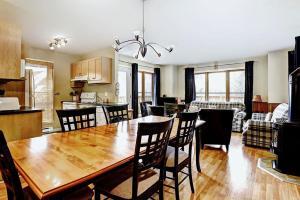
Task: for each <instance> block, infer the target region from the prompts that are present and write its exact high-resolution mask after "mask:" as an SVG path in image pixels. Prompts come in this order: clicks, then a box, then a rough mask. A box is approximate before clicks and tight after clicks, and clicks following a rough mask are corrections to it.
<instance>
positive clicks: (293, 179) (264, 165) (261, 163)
mask: <svg viewBox="0 0 300 200" xmlns="http://www.w3.org/2000/svg"><path fill="white" fill-rule="evenodd" d="M274 159H275V158H274V157H273V158H272V157H270V158H259V159H258V163H257V167H258V168H259V169H261V170H263V171H265V172H267V173H268V174H271V175H272V176H274V177H275V178H278V179H279V180H281V181H284V182H288V183H293V184H296V185H300V177H299V176H292V175H287V174H283V173H280V172H278V171H276V170H274V169H273V168H272V160H274Z"/></svg>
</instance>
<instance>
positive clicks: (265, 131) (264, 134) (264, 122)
mask: <svg viewBox="0 0 300 200" xmlns="http://www.w3.org/2000/svg"><path fill="white" fill-rule="evenodd" d="M287 116H288V104H285V103H282V104H280V105H279V106H277V107H276V109H275V110H274V112H273V113H253V114H252V118H251V119H249V120H248V121H247V122H246V123H245V125H244V127H243V144H245V145H247V146H255V147H261V148H270V147H271V142H272V137H273V125H274V122H278V121H284V120H287Z"/></svg>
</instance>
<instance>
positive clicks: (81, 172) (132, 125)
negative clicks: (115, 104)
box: [8, 116, 205, 199]
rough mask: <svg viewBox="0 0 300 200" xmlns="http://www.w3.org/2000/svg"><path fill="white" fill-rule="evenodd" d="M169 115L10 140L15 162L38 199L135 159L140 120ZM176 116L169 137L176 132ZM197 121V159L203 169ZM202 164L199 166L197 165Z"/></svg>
mask: <svg viewBox="0 0 300 200" xmlns="http://www.w3.org/2000/svg"><path fill="white" fill-rule="evenodd" d="M166 120H169V118H167V117H159V116H147V117H143V118H138V119H134V120H129V121H124V122H120V123H115V124H110V125H104V126H97V127H93V128H86V129H80V130H76V131H70V132H65V133H53V134H49V135H43V136H40V137H35V138H30V139H24V140H17V141H12V142H9V143H8V146H9V149H10V151H11V154H12V157H13V159H14V162H15V165H16V167H17V169H18V171H19V173H20V174H21V176H22V177H23V178H24V180H25V181H26V182H27V184H28V185H29V187H30V188H31V189H32V190H33V192H34V193H35V194H36V195H37V197H38V198H39V199H49V198H51V197H53V196H55V195H57V194H60V193H63V192H65V191H68V190H70V189H72V188H76V187H79V186H81V185H88V184H90V183H92V182H93V181H94V180H95V179H96V178H97V177H99V176H101V175H103V174H105V173H107V172H108V171H110V170H113V169H115V168H117V167H120V166H122V165H123V164H125V163H128V162H129V161H131V160H132V159H133V156H134V150H135V142H136V134H137V127H138V123H139V122H162V121H166ZM178 121H179V120H178V119H175V121H174V125H173V129H172V132H171V136H170V138H174V137H175V136H176V133H177V126H178ZM204 123H205V122H204V121H200V120H198V121H197V125H196V126H197V130H198V131H197V133H196V157H197V158H196V163H197V169H198V171H199V169H200V161H199V155H200V144H197V143H199V138H200V137H199V136H197V135H199V132H200V131H199V130H200V129H199V128H200V127H202V125H203V124H204ZM198 167H199V168H198Z"/></svg>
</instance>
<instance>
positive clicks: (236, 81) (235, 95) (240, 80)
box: [229, 71, 245, 102]
mask: <svg viewBox="0 0 300 200" xmlns="http://www.w3.org/2000/svg"><path fill="white" fill-rule="evenodd" d="M229 77H230V101H234V102H244V93H245V71H232V72H230V74H229Z"/></svg>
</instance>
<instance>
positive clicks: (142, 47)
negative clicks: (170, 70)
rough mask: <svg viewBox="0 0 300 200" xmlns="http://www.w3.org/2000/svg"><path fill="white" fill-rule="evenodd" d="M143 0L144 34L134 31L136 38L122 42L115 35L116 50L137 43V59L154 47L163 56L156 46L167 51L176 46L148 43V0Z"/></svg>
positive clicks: (114, 46) (159, 55) (114, 45)
mask: <svg viewBox="0 0 300 200" xmlns="http://www.w3.org/2000/svg"><path fill="white" fill-rule="evenodd" d="M142 1H143V29H142V35H140V32H139V31H134V33H133V34H134V38H133V39H130V40H125V41H122V42H120V40H119V38H118V37H115V38H114V40H115V44H113V48H114V49H115V51H116V52H119V51H120V50H121V49H123V48H124V47H127V46H129V45H133V44H137V45H139V49H138V52H137V54H135V55H134V57H135V58H136V59H138V57H139V55H142V57H143V58H144V57H145V56H146V53H147V50H148V48H150V49H152V50H153V51H154V52H155V53H156V54H157V56H158V57H161V53H160V52H159V51H158V50H157V49H156V48H155V47H160V48H162V49H164V50H166V51H168V52H169V53H171V52H172V51H173V49H174V46H173V45H171V46H169V47H164V46H163V45H160V44H158V43H155V42H148V43H146V41H145V1H146V0H142Z"/></svg>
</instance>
